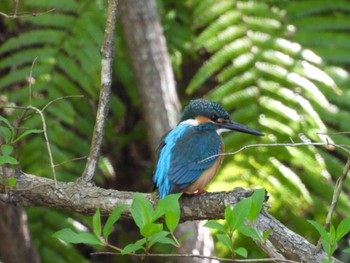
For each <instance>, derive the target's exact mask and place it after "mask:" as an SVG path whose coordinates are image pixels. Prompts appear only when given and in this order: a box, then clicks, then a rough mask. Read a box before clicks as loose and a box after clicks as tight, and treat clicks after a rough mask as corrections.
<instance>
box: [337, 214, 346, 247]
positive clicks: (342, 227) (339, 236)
mask: <svg viewBox="0 0 350 263" xmlns="http://www.w3.org/2000/svg"><path fill="white" fill-rule="evenodd" d="M349 232H350V217H348V218H345V219H343V220H342V221H341V222H340V224H339V225H338V227H337V230H336V231H335V241H336V242H338V241H339V240H340V239H342V238H343V237H344V236H345V235H346V234H347V233H349Z"/></svg>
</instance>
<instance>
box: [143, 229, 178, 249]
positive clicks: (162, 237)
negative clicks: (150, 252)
mask: <svg viewBox="0 0 350 263" xmlns="http://www.w3.org/2000/svg"><path fill="white" fill-rule="evenodd" d="M169 234H170V232H168V231H160V232H158V233H156V234H154V235H153V236H151V237H150V238H149V247H152V246H153V245H154V244H156V243H162V244H170V245H173V246H175V247H177V244H176V242H175V241H174V240H173V239H171V238H169V237H167V236H168V235H169Z"/></svg>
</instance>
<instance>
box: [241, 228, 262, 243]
mask: <svg viewBox="0 0 350 263" xmlns="http://www.w3.org/2000/svg"><path fill="white" fill-rule="evenodd" d="M239 231H240V232H241V233H242V234H243V235H245V236H247V237H250V238H252V239H253V240H258V241H260V240H261V235H260V233H259V231H258V230H257V229H256V228H253V227H250V226H246V225H241V226H240V227H239Z"/></svg>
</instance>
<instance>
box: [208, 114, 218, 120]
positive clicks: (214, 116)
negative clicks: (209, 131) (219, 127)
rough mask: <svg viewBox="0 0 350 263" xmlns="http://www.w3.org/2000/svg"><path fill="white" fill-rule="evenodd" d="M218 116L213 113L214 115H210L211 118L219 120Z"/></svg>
mask: <svg viewBox="0 0 350 263" xmlns="http://www.w3.org/2000/svg"><path fill="white" fill-rule="evenodd" d="M218 118H219V117H218V116H217V115H212V116H211V117H210V119H211V120H212V121H217V119H218Z"/></svg>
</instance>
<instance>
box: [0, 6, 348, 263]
mask: <svg viewBox="0 0 350 263" xmlns="http://www.w3.org/2000/svg"><path fill="white" fill-rule="evenodd" d="M105 2H106V1H100V0H81V1H77V0H74V1H72V0H51V1H42V0H40V1H39V0H26V1H23V2H20V9H19V11H20V12H29V13H31V12H43V11H47V10H49V9H51V8H55V11H54V12H52V13H48V14H46V15H42V16H35V17H32V16H29V17H23V18H20V19H15V20H11V19H6V18H4V17H1V18H0V29H1V32H2V33H1V36H0V104H15V105H22V106H23V105H28V103H29V96H28V86H29V81H30V79H28V76H29V72H30V70H31V67H32V63H33V60H34V59H35V57H38V58H37V60H36V62H35V65H34V67H33V78H34V80H35V82H34V83H33V85H32V89H33V91H32V104H33V105H35V106H36V107H39V108H40V107H43V106H44V105H46V104H47V103H48V102H49V101H51V100H53V99H56V98H58V97H62V96H69V95H84V98H83V99H77V98H71V99H66V100H61V101H57V102H55V103H53V104H52V105H50V107H48V109H47V111H46V119H47V124H48V133H49V138H50V141H51V144H52V147H53V156H54V160H55V163H57V164H58V163H61V162H64V161H67V160H70V159H72V158H76V157H81V156H86V155H87V154H88V149H89V143H90V137H91V133H92V129H93V124H94V116H95V112H96V103H97V99H98V89H99V82H100V81H99V78H100V55H99V49H100V46H101V42H102V37H103V30H104V22H105V13H104V11H105V10H106V3H105ZM158 7H159V14H160V16H161V19H162V23H163V27H164V34H165V36H166V39H167V44H168V48H169V52H170V55H171V59H172V63H173V67H174V71H175V73H176V78H177V83H178V93H179V95H180V97H181V100H182V102H183V105H185V104H186V103H187V102H188V101H189V99H192V98H196V97H206V98H209V99H212V100H215V101H218V102H220V103H222V104H223V106H224V107H225V108H226V109H227V110H229V111H230V113H231V116H232V118H233V119H234V120H235V121H238V122H241V123H244V124H245V125H248V126H251V127H253V128H256V129H258V130H261V131H263V132H264V133H265V134H266V136H265V137H264V138H262V139H261V138H255V137H250V136H247V135H244V134H238V133H231V134H227V135H225V142H226V151H234V150H237V149H239V148H240V147H242V146H244V145H246V144H251V143H274V142H290V141H291V140H293V141H294V142H299V141H304V142H305V141H309V140H311V141H322V140H323V141H324V140H325V136H322V135H318V134H317V133H318V132H321V133H322V132H323V133H325V132H328V133H333V132H344V131H349V130H350V122H349V118H350V114H349V108H350V104H349V103H348V102H349V99H350V81H349V66H350V54H349V53H350V49H349V47H350V35H349V30H350V19H349V12H350V2H348V1H341V0H337V1H330V0H324V1H313V0H310V1H306V0H303V1H274V0H265V1H233V0H220V1H218V0H186V1H173V0H168V1H163V0H158ZM13 10H14V2H13V1H10V0H5V1H2V2H1V3H0V11H1V12H4V13H11V12H13ZM118 26H120V23H118ZM140 108H141V107H140V99H139V95H138V94H137V90H136V87H135V82H134V79H133V73H132V69H131V66H130V61H129V57H128V54H127V48H126V44H125V43H124V40H123V32H122V29H121V28H118V32H117V41H116V56H115V61H114V83H113V97H112V101H111V111H110V116H109V122H108V126H107V129H106V138H105V143H104V147H103V155H102V157H101V160H100V164H99V174H98V177H97V180H98V183H99V184H100V185H101V186H103V187H106V188H115V189H119V190H129V191H130V190H131V191H147V192H148V191H151V189H152V182H151V178H152V170H153V168H154V162H153V161H154V159H153V158H151V157H150V156H153V153H152V152H151V150H150V147H149V146H148V145H147V140H146V138H145V136H146V135H145V134H146V132H145V131H146V129H147V128H146V127H145V124H144V121H143V117H142V112H141V110H140ZM1 114H2V115H4V116H6V117H8V118H9V119H11V120H12V121H13V122H15V121H16V120H18V116H19V115H20V112H18V111H10V110H2V111H1ZM40 125H41V124H40V119H39V117H38V116H35V115H33V114H31V113H27V114H26V118H25V120H24V122H23V123H22V126H21V127H22V128H24V129H25V128H39V127H40ZM329 137H330V138H331V140H333V141H334V142H336V143H338V144H343V145H347V146H349V145H350V143H349V136H348V135H346V134H331V135H329ZM17 146H18V148H17V149H18V152H17V155H18V158H19V160H20V163H21V166H22V169H23V170H24V171H26V172H28V173H33V174H36V175H40V176H47V174H48V171H49V161H48V156H47V154H46V148H45V143H44V140H43V138H42V137H40V136H38V135H33V136H31V137H30V138H27V139H26V140H25V141H22V142H21V144H20V145H17ZM344 160H345V154H344V152H342V151H341V150H339V149H333V148H331V147H328V148H325V147H322V148H315V147H312V146H308V147H298V148H284V147H278V148H277V147H271V148H266V147H265V148H263V147H259V148H252V149H250V150H247V151H244V152H242V153H239V154H236V155H234V156H229V157H226V158H225V163H224V166H223V168H222V169H221V171H220V173H219V175H218V176H217V178H216V180H215V182H214V183H212V184H211V185H210V190H211V191H219V190H229V189H232V188H233V187H235V186H241V187H248V188H252V189H254V188H259V187H264V188H266V189H267V190H268V192H269V193H270V196H271V198H270V202H271V204H272V209H271V213H272V214H273V215H274V216H276V217H277V218H279V219H280V220H281V221H282V222H283V223H284V224H286V225H287V226H288V227H289V228H291V229H292V230H293V231H295V232H297V233H299V234H301V235H303V236H305V237H307V238H308V239H309V240H311V241H315V240H316V239H317V234H316V232H315V230H314V229H313V228H312V226H310V225H309V224H307V223H306V219H314V220H316V221H318V222H323V220H324V219H325V216H326V213H327V211H328V206H329V203H330V200H331V196H332V190H333V187H334V183H335V181H336V179H337V178H338V177H339V176H340V174H341V171H342V167H343V164H344ZM83 168H84V161H75V162H68V163H65V164H63V165H61V166H59V167H57V173H58V177H59V180H64V181H71V180H74V179H75V178H77V177H78V176H79V175H80V174H81V173H82V171H83ZM349 192H350V183H349V180H347V182H346V183H345V189H344V193H343V194H342V196H341V199H340V202H339V206H338V209H337V213H336V215H335V218H334V219H335V222H336V221H337V220H339V219H341V218H343V217H345V216H349V215H350V213H349V211H350V202H349V201H350V200H349ZM27 212H28V216H29V221H30V228H31V231H32V235H33V237H34V241H35V244H36V246H37V248H38V250H39V252H40V254H41V257H42V261H43V262H50V259H52V257H55V258H57V260H58V261H56V262H73V261H79V262H88V261H89V260H90V259H89V256H88V253H89V252H90V249H89V248H86V247H72V246H68V245H65V244H62V243H60V242H58V241H57V240H55V239H53V238H52V237H51V234H52V233H53V232H54V231H57V230H58V229H61V228H63V227H67V226H69V225H73V226H75V227H77V228H82V227H89V223H88V221H87V219H86V218H83V217H82V216H80V215H76V214H67V213H63V212H61V211H53V210H48V209H38V208H35V209H28V210H27ZM132 229H133V224H132V223H130V222H124V223H123V224H122V225H121V226H117V228H116V234H115V242H116V243H117V244H126V242H129V241H132V240H133V239H132V237H131V236H130V235H125V233H126V232H129V231H132ZM123 233H124V234H123ZM237 242H242V243H244V244H247V242H250V241H248V240H242V239H240V238H238V241H237ZM249 244H250V243H249ZM217 249H218V254H219V255H221V256H222V255H223V254H225V253H227V251H224V250H223V249H221V246H220V244H217ZM260 253H261V252H259V250H258V249H253V250H252V251H251V254H250V256H252V257H254V256H261V254H260ZM110 260H111V262H113V260H114V262H116V261H115V260H121V259H120V258H119V259H110ZM128 260H129V259H128ZM118 262H120V261H118Z"/></svg>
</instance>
